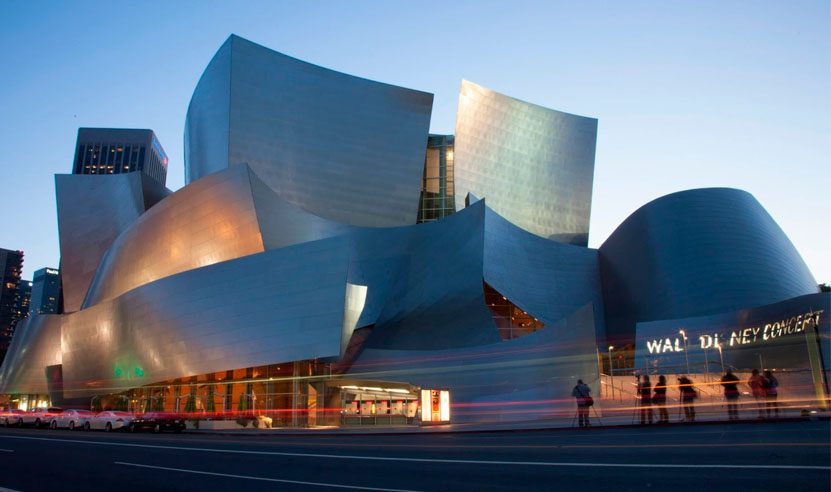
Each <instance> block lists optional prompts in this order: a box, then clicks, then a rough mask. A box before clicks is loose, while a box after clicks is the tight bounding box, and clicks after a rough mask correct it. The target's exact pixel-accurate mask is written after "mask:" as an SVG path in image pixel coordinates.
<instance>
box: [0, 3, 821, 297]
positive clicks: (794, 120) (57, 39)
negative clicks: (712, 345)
mask: <svg viewBox="0 0 831 492" xmlns="http://www.w3.org/2000/svg"><path fill="white" fill-rule="evenodd" d="M231 33H236V34H238V35H240V36H243V37H246V38H248V39H250V40H252V41H254V42H257V43H260V44H263V45H265V46H268V47H270V48H273V49H275V50H278V51H281V52H284V53H286V54H289V55H292V56H295V57H298V58H301V59H303V60H306V61H309V62H312V63H315V64H318V65H322V66H325V67H329V68H333V69H336V70H340V71H343V72H347V73H350V74H353V75H358V76H362V77H366V78H370V79H374V80H379V81H383V82H387V83H392V84H397V85H402V86H405V87H412V88H415V89H420V90H424V91H428V92H432V93H433V94H435V101H434V109H433V117H432V123H431V130H432V131H433V132H436V133H453V128H454V124H455V111H456V96H457V93H458V89H459V84H460V81H461V79H462V78H465V79H468V80H471V81H473V82H476V83H479V84H481V85H485V86H487V87H490V88H492V89H494V90H497V91H499V92H503V93H506V94H508V95H510V96H513V97H517V98H519V99H523V100H526V101H531V102H534V103H536V104H540V105H543V106H547V107H550V108H554V109H558V110H562V111H567V112H571V113H576V114H581V115H586V116H592V117H596V118H598V119H599V133H598V142H597V159H596V164H595V181H594V201H593V206H592V218H591V221H592V225H591V231H590V246H594V247H596V246H599V245H600V244H601V243H602V242H603V241H604V240H605V239H606V238H607V237H608V235H609V234H610V233H611V232H612V231H613V230H614V228H615V227H617V225H618V224H620V222H622V221H623V219H625V218H626V217H627V216H628V215H629V214H630V213H632V212H633V211H635V209H637V208H638V207H639V206H641V205H643V204H645V203H646V202H648V201H650V200H652V199H655V198H657V197H659V196H662V195H665V194H667V193H671V192H674V191H678V190H682V189H688V188H698V187H709V186H729V187H735V188H741V189H744V190H747V191H749V192H751V193H753V194H754V195H755V196H756V198H757V199H758V200H759V201H760V202H761V203H762V205H764V206H765V208H766V209H767V210H768V211H769V212H770V214H771V215H772V216H773V218H774V219H776V221H777V222H778V223H779V225H780V226H781V227H782V228H783V229H784V230H785V233H786V234H788V236H789V237H790V238H791V240H792V241H793V242H794V244H795V245H796V247H797V249H798V250H799V251H800V253H801V254H802V256H803V258H805V261H806V262H807V263H808V266H809V267H810V268H811V270H812V272H813V273H814V275H815V277H816V278H817V281H819V282H831V255H829V254H828V252H829V244H831V227H829V221H828V207H827V201H828V199H827V197H828V190H830V189H831V165H830V164H831V162H830V161H831V159H830V158H829V155H831V152H829V151H831V11H830V10H829V2H828V1H816V2H803V1H788V2H763V1H752V2H751V1H746V2H737V1H736V2H724V1H714V2H706V1H698V2H673V1H655V2H553V1H544V2H523V1H511V2H487V1H470V2H467V1H461V2H460V1H449V0H448V1H445V2H428V1H418V2H415V1H413V2H403V1H401V2H399V1H382V2H368V1H367V2H360V1H356V2H335V1H331V2H322V1H321V2H315V1H303V2H291V1H276V0H275V1H268V2H253V1H251V2H245V1H237V2H210V1H198V2H197V1H173V2H154V1H142V2H118V1H109V2H17V1H8V0H7V1H5V2H2V4H0V46H3V49H2V50H0V66H2V67H3V69H2V75H0V148H2V149H3V152H2V153H0V188H2V189H3V194H4V196H3V199H4V205H5V206H4V207H3V211H2V213H0V247H4V248H9V249H22V250H24V252H25V254H26V264H25V270H24V277H26V278H31V274H32V272H33V271H34V270H36V269H38V268H41V267H43V266H57V265H58V257H59V250H58V241H57V223H56V214H55V192H54V178H53V175H54V174H56V173H69V172H70V171H71V164H72V154H73V150H74V145H75V137H76V132H77V128H78V127H80V126H101V127H128V128H130V127H135V128H152V129H154V130H155V131H156V133H157V135H158V136H159V139H160V140H161V142H162V145H163V146H164V147H165V150H166V151H167V153H168V155H169V157H170V168H169V171H168V187H170V188H171V189H174V190H175V189H178V188H180V187H181V186H182V185H183V182H184V179H183V166H182V131H183V128H184V116H185V112H186V110H187V105H188V102H189V100H190V96H191V93H192V91H193V88H194V87H195V85H196V82H197V80H198V78H199V76H200V75H201V73H202V70H203V69H204V68H205V66H206V65H207V63H208V61H209V60H210V58H211V56H213V54H214V52H215V51H216V49H217V48H219V46H220V44H221V43H222V42H223V41H224V40H225V39H226V38H227V37H228V35H229V34H231Z"/></svg>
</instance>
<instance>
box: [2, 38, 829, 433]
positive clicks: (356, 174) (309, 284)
mask: <svg viewBox="0 0 831 492" xmlns="http://www.w3.org/2000/svg"><path fill="white" fill-rule="evenodd" d="M431 104H432V96H430V95H429V94H425V93H421V92H417V91H411V90H408V89H402V88H399V87H394V86H389V85H385V84H380V83H377V82H372V81H368V80H364V79H359V78H356V77H352V76H348V75H344V74H341V73H338V72H334V71H331V70H327V69H324V68H321V67H317V66H314V65H310V64H308V63H305V62H301V61H299V60H295V59H293V58H290V57H287V56H285V55H282V54H280V53H276V52H274V51H271V50H268V49H266V48H263V47H261V46H258V45H255V44H253V43H251V42H248V41H246V40H243V39H241V38H238V37H235V36H232V37H231V38H229V40H228V41H227V42H226V43H225V44H224V45H223V46H222V47H221V48H220V50H219V51H218V52H217V54H216V56H215V57H214V59H213V60H212V61H211V63H210V65H209V66H208V68H207V69H206V70H205V73H204V74H203V76H202V79H201V80H200V82H199V84H198V85H197V88H196V91H195V92H194V96H193V99H192V101H191V105H190V108H189V110H188V116H187V123H186V137H185V151H186V172H187V181H188V184H187V185H186V186H185V187H184V188H182V189H180V190H178V191H177V192H175V193H172V194H169V192H167V191H166V190H165V189H164V188H163V187H160V186H159V185H158V184H156V185H153V180H152V179H150V178H148V177H146V176H143V175H140V173H131V174H123V175H106V176H81V175H73V176H57V178H56V189H57V195H58V219H59V220H58V222H59V230H60V236H61V254H62V265H61V266H62V274H63V280H64V284H63V285H64V296H65V298H66V299H65V306H66V311H67V314H64V315H56V316H51V315H34V316H32V317H30V318H29V319H28V320H25V321H23V322H22V323H21V324H20V325H19V328H18V331H17V334H16V335H15V338H14V340H13V342H12V345H11V347H10V350H9V354H8V357H7V359H6V360H5V361H4V363H3V365H2V366H0V393H41V394H42V393H46V392H50V393H52V389H55V388H57V386H56V384H55V381H52V380H47V377H48V376H47V374H60V375H62V380H61V382H62V387H61V388H60V389H62V391H63V393H64V395H65V396H66V397H68V398H82V397H88V396H92V395H102V394H108V393H114V392H120V391H124V390H126V389H130V388H136V387H140V386H144V385H151V384H158V383H161V382H164V381H168V380H171V379H177V378H185V377H191V376H197V375H206V374H211V373H215V372H219V371H228V370H234V369H245V368H252V367H255V366H261V365H269V364H278V363H279V364H282V363H283V362H293V361H295V362H296V361H308V360H312V359H326V360H329V361H337V360H338V359H339V358H340V357H345V354H346V353H347V352H349V353H350V355H349V363H350V364H351V365H350V366H349V371H348V374H347V375H348V376H349V377H354V378H357V379H384V380H396V381H406V382H408V383H411V384H416V385H423V386H427V387H431V388H440V387H450V388H452V389H453V392H454V396H453V398H454V401H455V402H457V403H460V404H461V406H460V408H465V409H466V410H464V411H462V412H460V413H458V414H457V418H456V419H455V420H458V421H463V420H477V419H482V418H488V419H494V418H496V419H515V418H545V417H550V416H551V415H552V414H557V412H565V414H569V413H570V412H571V411H572V408H573V400H572V399H571V397H570V396H569V395H570V394H571V389H572V388H573V386H574V384H575V382H576V380H577V379H578V378H582V379H583V380H584V381H585V382H587V383H589V384H590V385H591V386H592V387H593V389H594V394H595V395H597V394H598V393H597V392H598V391H599V387H598V384H599V380H598V366H597V357H596V354H597V352H596V350H597V343H598V340H602V339H603V338H604V337H605V336H607V335H608V336H609V337H610V339H611V340H615V344H617V340H618V339H620V340H622V341H634V334H635V331H634V330H635V326H636V323H641V322H648V321H654V320H667V319H678V318H688V317H690V316H715V315H719V314H718V313H725V312H734V311H737V310H739V309H742V308H746V307H748V306H759V305H764V304H770V303H773V302H779V301H782V300H785V299H788V298H791V297H794V296H799V295H802V294H809V293H812V292H814V291H815V289H816V284H815V282H814V279H813V277H812V276H811V274H810V272H809V271H808V269H807V267H806V266H805V264H804V262H803V261H802V259H801V258H800V257H799V254H798V253H797V252H796V250H795V249H794V248H793V245H792V244H791V243H790V241H788V239H787V238H786V237H785V235H784V233H783V232H782V230H781V229H780V228H779V227H778V226H777V225H776V223H775V222H774V221H773V219H772V218H771V217H770V216H769V215H768V214H767V213H766V212H765V211H764V209H763V208H762V207H761V205H759V203H758V202H757V201H756V200H755V199H754V198H753V197H752V196H751V195H749V194H748V193H745V192H741V191H738V190H731V189H707V190H692V191H688V192H682V193H676V194H673V195H669V196H666V197H663V198H660V199H658V200H655V201H654V202H651V203H649V204H647V205H645V206H644V207H642V208H641V209H639V210H638V211H636V212H635V213H634V214H632V215H631V216H630V217H629V218H628V219H626V221H625V222H624V223H623V224H622V225H621V226H620V227H619V228H618V229H617V230H616V231H615V232H614V233H613V234H612V236H611V237H610V238H609V239H608V240H607V241H606V242H605V243H604V244H603V246H601V248H600V250H594V249H589V248H586V247H584V246H585V244H586V240H587V235H588V219H589V212H590V207H591V188H592V173H593V166H594V148H595V139H596V130H597V122H596V120H594V119H591V118H584V117H579V116H574V115H569V114H565V113H560V112H556V111H551V110H548V109H545V108H540V107H538V106H534V105H531V104H528V103H524V102H522V101H517V100H515V99H511V98H508V97H506V96H502V95H500V94H497V93H494V92H492V91H489V90H487V89H485V88H482V87H480V86H477V85H475V84H471V83H469V82H463V84H462V94H461V97H460V102H459V118H458V122H457V135H456V140H455V150H454V149H452V148H451V146H450V145H449V140H446V141H445V142H444V144H443V145H442V151H443V152H445V155H444V157H443V158H439V159H438V160H436V161H435V164H436V165H435V166H434V167H435V169H436V170H437V172H435V173H434V172H432V171H431V172H430V173H428V172H427V171H425V160H426V159H425V146H426V145H427V125H428V124H429V112H430V106H431ZM454 152H455V156H452V155H451V154H453V153H454ZM442 159H443V161H442ZM442 162H444V164H442ZM454 163H455V169H456V172H455V174H456V176H455V179H456V182H455V190H456V199H455V202H456V204H459V205H460V204H461V203H464V202H467V203H468V205H467V206H466V207H465V208H464V209H462V210H459V211H458V213H454V214H452V215H449V216H447V217H440V216H436V217H431V218H435V219H437V220H435V221H432V222H428V223H424V224H418V225H416V224H415V222H416V210H417V208H418V205H419V192H420V190H421V186H420V185H421V182H422V178H423V179H424V190H426V191H429V192H430V193H433V194H439V195H442V196H443V198H445V199H446V198H448V196H445V195H446V194H448V193H450V189H451V188H452V181H450V180H451V176H450V175H451V174H452V168H453V167H454ZM442 166H444V171H445V173H446V174H447V176H445V182H444V185H442V178H441V172H440V169H441V168H442ZM434 175H435V176H434ZM430 179H432V180H433V181H434V182H428V181H429V180H430ZM473 195H476V196H480V197H482V200H476V199H475V197H474V196H473ZM425 196H426V195H425ZM465 197H468V198H469V199H468V200H464V198H465ZM445 205H447V202H446V200H445V202H444V204H443V205H441V207H442V210H444V208H443V207H444V206H445ZM432 209H436V207H432ZM439 215H444V212H442V214H439ZM564 243H571V244H564ZM483 282H486V283H487V284H488V285H489V287H488V288H489V289H491V288H492V289H495V290H496V291H498V292H499V293H501V294H502V295H504V296H505V297H506V298H509V300H510V302H511V303H512V304H513V305H514V306H516V309H521V310H524V311H523V313H522V314H523V315H525V312H526V311H527V313H529V314H530V315H532V316H533V317H535V318H539V320H541V321H542V322H543V323H544V327H543V328H542V329H540V330H539V331H536V332H533V333H530V334H527V335H525V336H522V337H520V338H516V339H512V340H509V341H501V340H500V335H499V331H498V329H497V326H496V324H495V323H494V320H493V316H494V315H493V314H492V313H491V311H490V310H489V309H488V307H487V306H486V305H485V299H484V297H485V293H484V290H483ZM489 292H490V290H489ZM824 299H825V303H826V304H825V306H826V309H827V302H828V297H827V296H826V297H825V298H824ZM507 300H508V299H506V301H507ZM512 309H513V308H512ZM535 322H536V320H535ZM535 328H536V327H535ZM358 329H361V331H360V332H359V334H358V335H359V336H356V337H354V338H353V334H354V333H355V330H358ZM352 340H355V341H356V343H355V344H351V343H350V342H351V341H352ZM359 342H360V343H359ZM356 347H357V348H356ZM361 350H363V351H362V352H361ZM826 353H827V350H826ZM58 365H60V367H56V366H58ZM344 370H346V369H344Z"/></svg>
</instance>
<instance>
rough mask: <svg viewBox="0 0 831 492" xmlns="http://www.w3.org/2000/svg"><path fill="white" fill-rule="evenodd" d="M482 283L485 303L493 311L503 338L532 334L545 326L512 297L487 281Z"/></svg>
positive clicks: (492, 313)
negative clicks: (511, 298)
mask: <svg viewBox="0 0 831 492" xmlns="http://www.w3.org/2000/svg"><path fill="white" fill-rule="evenodd" d="M482 285H483V286H484V289H485V304H486V305H487V306H488V309H490V311H491V315H492V316H493V322H494V323H495V324H496V328H497V329H498V330H499V336H500V337H501V338H502V340H512V339H514V338H519V337H522V336H525V335H530V334H531V333H534V332H535V331H537V330H540V329H542V328H545V323H543V322H542V321H540V320H538V319H537V318H535V317H534V316H533V315H532V314H530V313H528V312H526V311H523V310H522V309H520V308H519V307H518V306H517V305H516V304H514V303H513V302H511V301H510V299H508V298H507V297H505V296H503V295H502V294H501V293H499V292H498V291H497V290H496V289H494V288H493V287H491V286H490V285H488V283H487V282H482Z"/></svg>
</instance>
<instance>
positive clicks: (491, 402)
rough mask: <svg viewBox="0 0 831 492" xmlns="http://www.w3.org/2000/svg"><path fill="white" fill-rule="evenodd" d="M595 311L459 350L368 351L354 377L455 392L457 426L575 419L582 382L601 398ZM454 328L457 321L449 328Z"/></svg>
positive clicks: (447, 323) (449, 323)
mask: <svg viewBox="0 0 831 492" xmlns="http://www.w3.org/2000/svg"><path fill="white" fill-rule="evenodd" d="M592 312H593V309H592V307H591V306H589V305H586V306H584V307H581V308H580V309H577V310H576V311H575V312H574V313H571V314H570V315H569V316H567V317H566V318H563V319H561V320H560V321H559V322H557V323H555V324H552V325H551V326H546V327H545V328H544V329H542V330H540V331H537V332H535V333H532V334H530V335H527V336H524V337H521V338H516V339H513V340H509V341H504V342H497V343H494V344H489V345H482V346H478V347H469V348H457V349H451V350H425V351H413V350H377V349H366V350H364V351H363V352H362V353H361V355H360V356H359V357H358V359H357V361H356V362H355V363H353V365H352V367H351V368H350V370H349V371H348V376H349V377H352V378H355V379H369V380H373V379H375V380H377V379H384V380H391V381H407V382H408V383H410V384H414V385H417V386H422V387H424V388H451V391H452V395H451V398H452V400H453V404H454V407H455V408H454V410H453V414H452V419H453V421H454V422H465V421H475V420H488V421H502V420H530V419H540V418H551V417H552V416H561V417H570V416H572V415H574V398H572V397H571V389H572V388H573V387H574V385H575V384H576V382H577V379H583V381H584V382H585V383H586V384H588V385H589V386H590V387H591V388H592V394H594V395H595V396H597V395H599V394H600V393H599V391H600V379H599V377H600V376H599V374H598V366H597V345H596V342H595V335H594V334H595V327H594V317H593V315H592ZM442 327H443V328H444V329H445V330H448V331H450V330H452V329H453V319H445V320H444V321H443V323H442Z"/></svg>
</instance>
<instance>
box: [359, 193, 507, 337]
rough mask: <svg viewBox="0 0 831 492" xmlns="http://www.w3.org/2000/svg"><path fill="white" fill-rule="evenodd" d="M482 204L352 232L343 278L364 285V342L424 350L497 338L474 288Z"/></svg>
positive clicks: (477, 274) (478, 266) (478, 279)
mask: <svg viewBox="0 0 831 492" xmlns="http://www.w3.org/2000/svg"><path fill="white" fill-rule="evenodd" d="M484 212H485V207H484V202H482V203H477V204H474V206H472V207H468V208H466V209H465V210H462V211H461V212H459V213H456V214H453V215H451V216H450V217H447V218H445V219H442V220H439V221H435V222H430V223H426V224H420V225H417V226H410V227H399V228H393V229H361V230H359V231H357V232H356V233H355V234H354V235H353V244H354V246H353V251H354V252H353V256H352V264H351V266H350V272H349V273H350V277H349V278H350V283H353V284H358V285H367V286H368V290H367V296H366V299H365V302H364V312H363V313H362V314H361V316H360V318H359V322H358V324H357V326H366V325H368V324H374V325H375V327H374V329H373V330H372V335H370V337H369V338H368V339H367V340H366V342H365V346H366V347H374V348H385V349H409V350H416V349H418V350H426V349H435V348H450V347H465V346H476V345H483V344H487V343H493V342H496V341H498V340H499V335H498V332H497V330H496V326H495V325H494V323H493V318H492V317H491V314H490V311H488V309H487V307H486V306H485V301H484V292H483V290H482V241H483V234H484V220H485V217H484Z"/></svg>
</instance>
